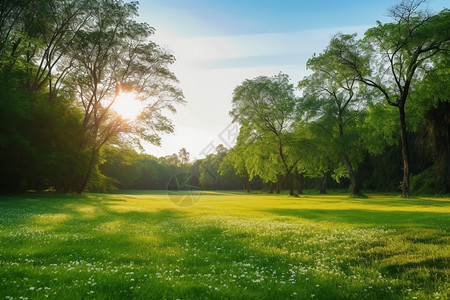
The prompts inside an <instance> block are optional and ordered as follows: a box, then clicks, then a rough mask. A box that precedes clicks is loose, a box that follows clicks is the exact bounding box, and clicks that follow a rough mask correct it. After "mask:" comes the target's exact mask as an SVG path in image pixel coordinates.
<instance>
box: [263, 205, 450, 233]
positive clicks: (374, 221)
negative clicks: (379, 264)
mask: <svg viewBox="0 0 450 300" xmlns="http://www.w3.org/2000/svg"><path fill="white" fill-rule="evenodd" d="M264 212H269V213H272V214H277V215H280V216H290V217H297V218H302V219H308V220H312V221H319V222H322V221H326V222H338V223H347V224H351V225H371V226H395V227H399V226H400V227H401V226H410V225H413V224H414V225H416V226H417V227H431V228H440V229H447V230H450V221H449V220H450V214H449V213H439V212H409V211H408V212H406V211H384V210H383V211H379V210H367V209H333V210H332V209H326V210H325V209H270V210H264Z"/></svg>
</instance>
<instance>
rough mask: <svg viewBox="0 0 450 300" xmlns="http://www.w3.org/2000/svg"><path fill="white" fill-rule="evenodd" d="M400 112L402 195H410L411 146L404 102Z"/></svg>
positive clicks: (400, 106)
mask: <svg viewBox="0 0 450 300" xmlns="http://www.w3.org/2000/svg"><path fill="white" fill-rule="evenodd" d="M398 109H399V112H400V138H401V142H402V143H401V146H402V157H403V183H402V197H405V198H406V197H409V176H410V169H409V148H408V139H407V132H406V118H405V106H404V104H403V105H402V104H400V105H399V107H398Z"/></svg>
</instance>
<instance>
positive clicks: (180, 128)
mask: <svg viewBox="0 0 450 300" xmlns="http://www.w3.org/2000/svg"><path fill="white" fill-rule="evenodd" d="M395 3H398V2H397V1H387V0H371V1H366V0H343V1H337V0H336V1H332V0H327V1H322V0H309V1H304V0H296V1H295V0H259V1H253V0H240V1H239V0H231V1H230V0H215V1H213V0H142V1H140V18H139V20H140V21H145V22H147V23H149V24H150V25H151V26H153V27H154V28H155V29H156V34H155V36H154V39H155V40H156V41H157V42H158V44H160V45H161V46H164V47H166V48H168V49H170V51H171V52H172V53H173V54H174V55H175V57H176V59H177V62H176V64H175V65H174V66H173V67H172V71H173V72H174V73H175V74H176V75H177V77H178V78H179V79H180V87H181V88H182V90H183V92H184V95H185V97H186V100H187V104H186V105H181V106H178V112H177V114H175V115H173V116H170V117H171V119H172V120H173V121H174V124H175V132H174V134H171V135H163V137H162V146H161V147H156V146H152V145H148V144H145V145H144V148H145V150H146V152H147V153H148V154H151V155H154V156H158V157H159V156H165V155H168V154H172V153H178V150H179V149H181V148H183V147H184V148H186V149H187V150H188V152H189V153H190V154H191V159H195V158H201V157H204V156H205V154H209V153H211V151H213V150H212V149H213V148H214V146H217V145H218V144H220V143H222V144H225V145H226V146H228V145H231V144H232V143H233V142H234V137H235V134H234V130H235V129H236V128H235V127H234V126H231V127H230V126H229V125H230V123H231V118H230V117H229V114H228V113H229V111H230V109H231V98H232V93H233V90H234V88H235V87H236V86H237V85H239V84H240V83H241V82H242V81H244V80H245V79H251V78H254V77H257V76H260V75H267V76H272V75H276V74H278V73H279V72H283V73H286V74H288V75H289V76H290V77H291V79H292V82H293V83H296V82H298V81H299V80H301V79H302V78H303V77H304V76H305V75H306V74H308V73H307V70H306V67H305V65H306V61H307V60H308V58H310V57H311V56H312V55H313V54H314V53H320V52H322V51H323V49H324V48H325V47H326V45H327V44H328V42H329V41H330V39H331V37H332V36H333V35H334V34H336V33H338V32H342V33H355V32H356V33H358V35H359V36H361V35H362V34H363V33H364V31H365V30H366V29H367V28H369V27H372V26H374V25H375V22H376V20H380V21H382V22H386V21H389V17H388V16H387V9H388V8H390V7H392V6H393V5H394V4H395ZM447 3H448V2H447V1H443V0H435V1H429V7H430V10H431V11H434V12H437V11H440V10H441V9H443V8H444V7H445V6H446V5H445V4H447ZM447 7H448V5H447Z"/></svg>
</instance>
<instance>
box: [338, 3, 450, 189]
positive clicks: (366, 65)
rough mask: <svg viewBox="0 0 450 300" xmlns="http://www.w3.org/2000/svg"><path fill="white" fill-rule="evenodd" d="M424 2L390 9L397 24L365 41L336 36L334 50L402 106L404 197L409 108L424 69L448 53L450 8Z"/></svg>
mask: <svg viewBox="0 0 450 300" xmlns="http://www.w3.org/2000/svg"><path fill="white" fill-rule="evenodd" d="M423 2H424V1H423V0H405V1H402V2H401V3H400V4H399V5H396V6H394V7H393V8H392V9H391V10H390V15H391V16H392V18H393V20H394V22H392V23H386V24H382V23H381V22H378V24H377V26H375V27H373V28H371V29H369V30H368V31H367V32H366V34H365V38H364V40H363V41H361V42H356V41H355V36H354V35H337V36H336V37H334V38H333V40H332V42H331V44H330V51H332V52H333V53H334V56H335V58H336V60H337V61H338V62H339V63H340V64H342V66H344V67H346V68H348V69H349V70H351V71H353V72H354V73H355V74H356V76H358V80H359V81H361V82H363V83H365V84H367V85H368V86H370V87H373V88H374V89H375V90H377V91H378V92H379V93H380V95H381V96H382V97H383V98H384V99H385V100H386V101H387V103H389V105H392V106H395V107H397V108H398V114H399V121H400V136H401V149H402V156H403V183H402V195H403V196H404V197H407V196H408V195H409V190H410V182H409V181H410V162H409V159H410V158H409V148H408V140H407V131H406V129H407V126H406V114H405V106H406V104H407V102H408V101H407V100H408V99H409V98H410V97H409V96H410V95H409V94H410V92H411V91H412V90H413V89H414V86H413V83H414V79H415V78H416V77H418V76H419V77H420V76H422V74H421V72H420V69H421V68H423V67H424V66H425V65H427V64H429V63H430V59H431V58H432V57H433V56H435V55H437V54H438V53H439V52H441V51H448V49H449V41H450V31H449V28H450V11H449V10H448V9H444V10H442V11H441V12H439V13H438V14H435V15H432V14H430V13H427V12H424V11H421V10H419V7H420V6H421V4H422V3H423Z"/></svg>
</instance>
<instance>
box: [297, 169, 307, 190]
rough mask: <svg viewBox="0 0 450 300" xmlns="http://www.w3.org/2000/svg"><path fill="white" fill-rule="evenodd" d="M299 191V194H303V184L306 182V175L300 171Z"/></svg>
mask: <svg viewBox="0 0 450 300" xmlns="http://www.w3.org/2000/svg"><path fill="white" fill-rule="evenodd" d="M297 181H298V183H297V193H298V194H299V195H302V194H303V185H304V183H305V176H304V175H303V173H299V174H297Z"/></svg>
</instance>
